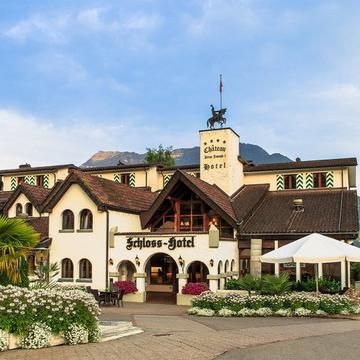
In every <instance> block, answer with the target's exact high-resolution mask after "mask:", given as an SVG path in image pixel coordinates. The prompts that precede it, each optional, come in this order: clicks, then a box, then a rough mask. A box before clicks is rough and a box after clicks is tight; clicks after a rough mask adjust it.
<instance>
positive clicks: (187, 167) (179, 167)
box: [160, 164, 200, 171]
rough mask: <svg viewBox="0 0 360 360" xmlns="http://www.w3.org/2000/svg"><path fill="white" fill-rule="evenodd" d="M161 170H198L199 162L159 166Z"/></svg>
mask: <svg viewBox="0 0 360 360" xmlns="http://www.w3.org/2000/svg"><path fill="white" fill-rule="evenodd" d="M160 169H161V170H162V171H172V170H193V171H194V170H195V171H200V164H191V165H175V166H164V167H162V168H160Z"/></svg>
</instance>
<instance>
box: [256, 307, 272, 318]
mask: <svg viewBox="0 0 360 360" xmlns="http://www.w3.org/2000/svg"><path fill="white" fill-rule="evenodd" d="M255 314H256V315H258V316H271V315H272V314H273V312H272V310H271V309H270V308H265V307H264V308H260V309H258V310H256V311H255Z"/></svg>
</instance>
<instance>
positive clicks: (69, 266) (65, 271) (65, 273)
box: [61, 259, 74, 279]
mask: <svg viewBox="0 0 360 360" xmlns="http://www.w3.org/2000/svg"><path fill="white" fill-rule="evenodd" d="M61 277H62V278H65V279H72V278H73V277H74V265H73V262H72V261H71V260H70V259H63V260H62V261H61Z"/></svg>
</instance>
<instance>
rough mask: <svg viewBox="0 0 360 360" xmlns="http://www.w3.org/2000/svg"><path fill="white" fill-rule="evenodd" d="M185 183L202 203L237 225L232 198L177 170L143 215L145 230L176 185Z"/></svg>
mask: <svg viewBox="0 0 360 360" xmlns="http://www.w3.org/2000/svg"><path fill="white" fill-rule="evenodd" d="M179 181H181V182H183V183H184V184H185V185H186V186H187V187H188V188H189V189H190V190H192V191H193V192H194V193H195V194H196V195H197V196H198V197H199V198H200V199H201V200H202V201H204V202H205V203H206V204H207V205H209V206H210V207H211V208H212V209H214V210H216V211H217V212H218V213H219V215H220V216H221V217H223V218H224V220H226V221H227V222H228V223H230V224H231V225H233V226H235V225H236V222H237V220H236V215H235V212H234V209H233V207H232V204H231V201H230V197H229V196H228V195H227V194H226V193H225V192H223V191H222V190H221V189H220V188H219V187H218V186H216V185H211V184H209V183H207V182H205V181H203V180H201V179H199V178H197V177H195V176H192V175H189V174H187V173H186V172H184V171H181V170H177V171H176V172H175V174H174V175H173V176H172V177H171V179H170V181H169V182H168V183H167V185H166V186H165V187H164V189H163V190H162V191H161V193H160V194H159V196H158V197H157V198H156V200H155V201H154V203H153V204H152V205H151V207H150V209H149V210H147V211H145V212H144V213H142V214H141V225H142V227H143V228H145V227H146V226H147V225H148V223H149V221H150V220H151V218H152V217H153V216H154V214H155V212H156V210H157V209H158V208H159V207H160V206H161V204H162V203H163V201H164V200H165V199H166V198H167V196H168V195H169V194H170V192H171V191H172V190H173V189H174V187H175V185H176V184H177V183H178V182H179Z"/></svg>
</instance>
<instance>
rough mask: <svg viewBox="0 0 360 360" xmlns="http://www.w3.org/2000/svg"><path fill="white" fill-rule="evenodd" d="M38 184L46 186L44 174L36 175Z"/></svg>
mask: <svg viewBox="0 0 360 360" xmlns="http://www.w3.org/2000/svg"><path fill="white" fill-rule="evenodd" d="M36 185H37V186H44V175H38V176H37V177H36Z"/></svg>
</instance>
